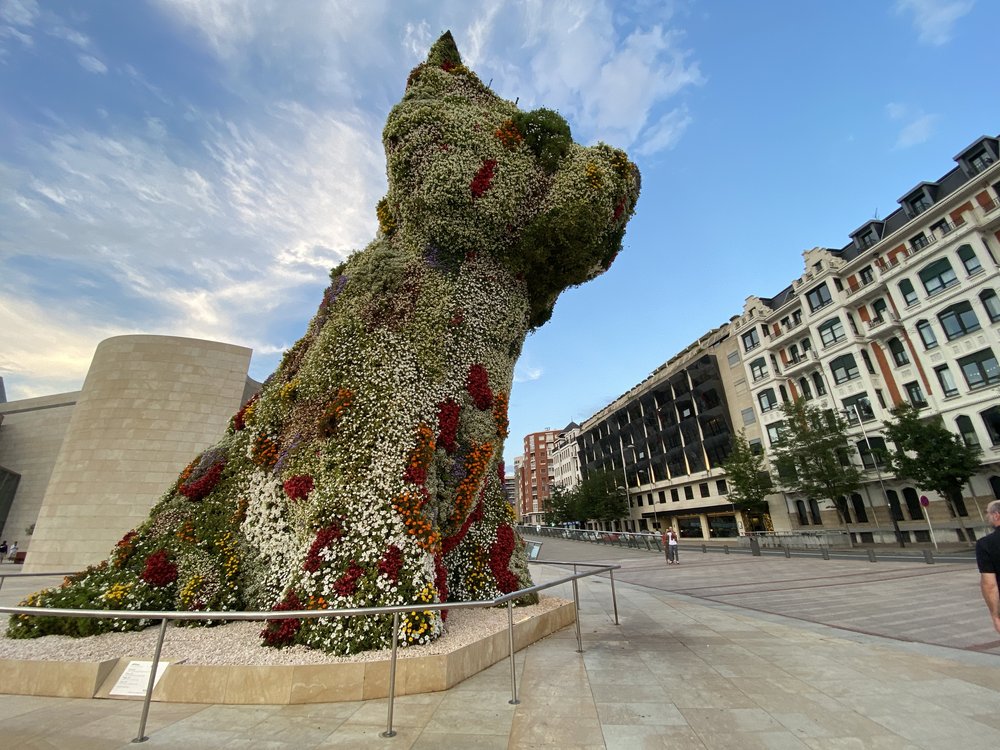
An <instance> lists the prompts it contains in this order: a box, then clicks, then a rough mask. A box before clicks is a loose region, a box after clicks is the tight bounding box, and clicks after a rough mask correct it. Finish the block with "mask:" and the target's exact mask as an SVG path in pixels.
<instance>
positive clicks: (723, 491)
mask: <svg viewBox="0 0 1000 750" xmlns="http://www.w3.org/2000/svg"><path fill="white" fill-rule="evenodd" d="M715 491H716V492H718V493H719V494H720V495H728V494H729V487H728V486H727V485H726V480H725V479H716V480H715Z"/></svg>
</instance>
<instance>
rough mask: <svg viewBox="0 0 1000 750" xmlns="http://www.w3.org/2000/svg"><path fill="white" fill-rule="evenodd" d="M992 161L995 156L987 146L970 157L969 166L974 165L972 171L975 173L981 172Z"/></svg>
mask: <svg viewBox="0 0 1000 750" xmlns="http://www.w3.org/2000/svg"><path fill="white" fill-rule="evenodd" d="M992 163H993V156H992V155H991V154H990V152H989V151H987V150H986V149H985V148H984V149H982V150H980V151H977V152H976V153H975V154H974V155H973V156H971V157H969V166H970V167H972V171H973V173H975V174H979V173H980V172H982V171H983V170H984V169H986V168H987V167H989V166H990V164H992Z"/></svg>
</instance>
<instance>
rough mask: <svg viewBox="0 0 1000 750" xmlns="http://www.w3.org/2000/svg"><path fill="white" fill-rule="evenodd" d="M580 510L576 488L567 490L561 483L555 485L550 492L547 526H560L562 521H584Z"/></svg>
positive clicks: (546, 516)
mask: <svg viewBox="0 0 1000 750" xmlns="http://www.w3.org/2000/svg"><path fill="white" fill-rule="evenodd" d="M584 520H585V518H584V516H583V514H582V513H581V511H580V498H579V495H578V494H577V493H576V492H575V491H574V490H567V489H566V488H564V487H561V486H560V485H553V486H552V487H551V488H550V492H549V503H548V508H547V509H546V511H545V523H546V525H547V526H558V525H559V524H562V523H573V522H578V521H584Z"/></svg>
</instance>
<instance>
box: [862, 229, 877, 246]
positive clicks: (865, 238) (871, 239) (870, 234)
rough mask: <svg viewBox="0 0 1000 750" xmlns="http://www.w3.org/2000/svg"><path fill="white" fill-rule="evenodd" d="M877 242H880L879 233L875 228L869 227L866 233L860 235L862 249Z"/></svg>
mask: <svg viewBox="0 0 1000 750" xmlns="http://www.w3.org/2000/svg"><path fill="white" fill-rule="evenodd" d="M876 242H878V235H877V234H876V233H875V230H874V229H869V230H868V231H867V232H865V233H864V234H862V235H859V236H858V244H859V245H860V246H861V248H862V249H865V248H868V247H871V246H872V245H874V244H875V243H876Z"/></svg>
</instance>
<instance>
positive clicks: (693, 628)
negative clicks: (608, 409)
mask: <svg viewBox="0 0 1000 750" xmlns="http://www.w3.org/2000/svg"><path fill="white" fill-rule="evenodd" d="M542 541H543V542H544V546H543V548H542V557H544V558H546V559H549V560H552V559H571V560H572V559H576V560H581V561H582V560H585V559H587V558H588V557H590V558H591V559H594V554H593V552H598V551H599V552H600V553H601V554H602V555H604V556H605V557H604V558H601V559H607V556H608V555H614V556H615V557H616V558H620V559H621V562H622V564H623V567H624V569H623V570H622V571H618V572H617V574H616V576H615V584H616V590H617V594H618V611H619V615H620V620H621V624H620V626H616V625H615V624H614V617H613V613H612V610H611V586H610V580H609V579H608V578H591V579H586V580H585V581H583V582H581V584H580V586H579V590H580V596H581V613H580V614H581V617H580V622H581V630H582V634H583V644H584V653H583V654H578V653H576V636H575V631H574V629H573V628H567V629H566V630H564V631H562V632H560V633H557V634H555V635H553V636H551V637H549V638H547V639H545V640H543V641H540V642H538V643H536V644H534V645H532V646H530V647H528V648H527V649H524V650H523V651H522V652H521V653H520V654H519V656H518V659H517V665H518V671H517V676H518V686H519V690H518V692H519V698H520V700H521V702H520V704H519V705H517V706H511V705H510V704H509V703H508V701H509V699H510V671H509V666H508V663H507V662H506V661H504V662H501V663H499V664H497V665H494V666H493V667H491V668H490V669H488V670H486V671H484V672H482V673H480V674H479V675H477V676H475V677H473V678H471V679H469V680H467V681H465V682H464V683H462V684H461V685H458V686H456V687H455V688H453V689H451V690H449V691H446V692H443V693H435V694H430V695H423V696H412V697H404V698H400V699H398V700H397V701H396V704H395V721H394V724H395V727H396V729H397V731H398V735H397V736H396V737H394V738H391V739H384V738H381V737H380V736H379V733H380V732H382V731H384V729H385V719H386V702H385V701H384V700H376V701H366V702H356V703H344V704H323V705H312V706H200V705H163V704H153V706H152V707H151V709H150V716H149V724H148V728H147V733H148V734H149V735H150V740H149V741H148V742H146V743H143V744H142V745H139V746H138V747H148V748H183V749H184V750H198V749H199V748H212V749H213V750H215V749H216V748H251V747H252V748H254V750H267V749H268V748H288V749H289V750H291V748H296V750H299V749H302V748H334V747H354V748H367V747H372V748H433V749H434V750H441V749H442V748H507V747H510V748H532V747H552V748H555V747H558V748H628V749H629V750H632V748H668V747H669V748H671V750H683V749H684V748H699V749H705V748H713V749H715V748H719V749H722V748H733V749H737V748H738V749H739V750H744V749H748V750H753V749H754V748H781V749H784V748H822V749H830V750H833V749H834V748H837V749H841V748H857V749H858V750H861V749H862V748H864V749H866V750H867V749H868V748H875V749H877V750H902V749H904V748H926V749H928V750H937V749H939V748H948V747H961V748H963V749H966V748H987V747H989V748H993V747H996V746H997V745H998V744H1000V669H998V668H997V667H998V666H1000V661H998V658H997V656H995V655H994V654H992V653H981V652H979V651H975V650H969V649H968V648H965V649H962V648H947V647H942V646H937V645H927V644H925V643H919V642H914V641H909V642H907V641H901V640H895V639H889V638H884V637H880V636H875V635H866V634H863V633H859V632H856V631H857V630H859V629H860V628H856V629H855V630H854V631H847V630H839V629H835V628H831V627H828V626H827V625H823V624H818V623H814V622H806V621H804V620H802V619H791V618H789V617H785V616H782V615H780V614H773V613H769V612H761V611H754V610H748V609H744V608H741V607H736V606H732V605H731V604H729V603H727V602H728V601H729V600H739V599H741V598H743V599H745V600H747V601H750V602H751V603H753V604H755V605H759V604H761V602H762V601H765V603H767V604H768V606H770V607H772V608H774V609H777V608H779V605H781V606H782V607H785V608H787V609H790V610H795V611H798V612H800V613H801V612H807V611H808V610H809V607H810V606H813V605H811V604H809V602H815V601H822V600H823V599H824V597H825V598H826V599H832V600H836V601H837V602H839V604H838V605H837V606H839V607H847V603H848V602H849V601H850V600H851V599H853V598H858V597H862V596H863V597H864V598H870V601H871V605H870V606H871V607H873V608H874V609H875V610H877V611H878V612H881V613H882V614H883V615H885V616H886V618H887V622H888V621H889V620H890V619H891V617H897V618H898V616H899V615H898V613H896V611H895V607H896V606H897V605H896V602H897V601H899V600H901V599H905V598H906V597H905V596H904V597H901V596H898V595H897V596H891V597H890V596H886V593H885V592H887V591H893V590H897V591H898V590H901V587H903V586H904V585H909V584H908V583H907V582H912V581H914V580H916V581H918V582H920V585H921V586H923V587H925V588H927V589H928V590H931V591H933V592H936V594H937V595H944V593H945V591H946V590H947V589H949V588H952V587H955V586H959V588H960V589H961V592H962V593H961V594H960V595H957V596H956V598H955V599H954V600H949V601H952V602H953V603H950V604H946V605H945V604H942V605H936V606H935V607H934V608H935V609H937V610H941V611H940V612H939V613H937V614H940V616H941V617H942V618H944V617H951V618H956V617H957V618H960V619H958V620H957V621H956V620H953V621H956V622H960V623H962V624H961V625H956V627H955V629H956V630H958V629H961V628H965V627H966V626H967V625H968V626H971V625H972V624H974V622H975V621H976V620H983V621H987V622H986V624H987V625H988V618H987V617H986V614H985V607H983V605H982V603H981V602H979V601H972V600H970V599H968V595H969V593H970V592H969V591H968V590H967V588H968V587H963V586H962V585H960V584H961V582H962V581H965V580H966V579H970V578H971V579H973V586H975V579H977V578H978V574H976V573H975V571H974V569H970V567H969V566H968V565H967V564H959V565H951V566H945V565H941V566H937V565H934V566H931V565H925V564H923V563H917V562H914V563H905V564H903V563H894V564H891V565H889V564H883V563H875V564H872V563H868V562H862V561H854V560H851V561H841V562H838V561H833V560H831V561H825V560H802V559H794V558H793V559H792V560H786V559H784V558H779V559H774V560H769V559H767V558H750V557H749V556H735V555H733V556H724V555H721V554H718V553H714V554H707V555H702V554H701V553H700V552H698V553H692V552H690V551H686V552H685V551H682V564H681V565H680V566H670V567H667V566H665V565H663V564H662V563H661V562H660V560H659V559H658V558H657V557H656V556H652V555H650V554H649V553H644V552H638V551H633V550H626V549H609V548H607V547H597V546H594V545H587V544H584V543H578V542H564V541H555V540H549V539H545V540H542ZM564 545H565V546H564ZM588 550H592V551H593V552H588ZM822 566H827V567H826V568H823V567H822ZM534 570H535V575H536V578H538V579H540V580H541V579H546V578H551V577H556V576H558V575H560V573H561V570H560V569H557V568H555V567H553V566H544V565H542V566H536V567H535V568H534ZM804 586H808V588H804ZM816 587H819V589H818V590H819V591H820V595H818V596H817V591H816ZM672 589H677V591H678V592H681V593H677V592H675V591H673V590H672ZM916 590H917V587H914V588H912V589H910V590H908V593H907V595H908V596H909V595H913V593H914V592H915V591H916ZM866 591H867V592H868V593H865V592H866ZM824 592H825V593H824ZM558 593H559V595H562V596H567V597H569V596H572V592H571V588H570V587H569V586H566V587H565V590H564V591H562V592H558ZM879 593H881V598H879V596H878V594H879ZM975 593H976V594H977V595H978V588H977V587H976V592H975ZM959 604H960V605H961V606H967V607H970V608H971V609H972V610H974V611H972V612H970V613H969V616H968V619H967V620H965V619H961V618H964V616H965V613H964V612H960V611H957V610H956V609H955V607H956V606H959ZM921 606H923V605H921ZM860 609H861V608H860V607H859V608H855V609H851V608H849V607H848V608H847V609H846V610H845V611H846V613H847V614H845V615H844V617H845V618H846V619H848V620H849V621H851V622H856V621H857V618H858V617H860V615H859V614H858V611H859V610H860ZM908 609H909V611H910V612H911V613H912V612H913V609H914V607H913V605H912V603H910V604H909V606H908ZM793 614H794V613H793ZM798 616H799V615H795V617H798ZM817 616H818V615H817ZM931 632H932V633H937V632H938V631H937V630H936V629H934V628H932V629H931ZM935 637H937V636H936V635H935ZM981 637H982V633H980V632H979V631H975V632H974V633H973V634H972V636H971V637H970V638H969V640H972V641H977V642H978V641H980V639H981ZM140 710H141V704H139V703H134V702H122V701H87V700H82V701H81V700H63V699H48V698H24V697H20V696H8V695H5V696H3V697H2V698H0V737H2V738H3V742H4V745H5V746H10V747H16V748H18V750H23V749H24V748H72V749H73V750H76V749H77V748H80V749H82V750H88V749H90V748H101V749H103V748H126V747H132V748H134V747H137V746H136V745H132V744H129V739H131V737H133V736H134V735H135V731H136V728H137V726H138V719H139V713H140Z"/></svg>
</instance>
